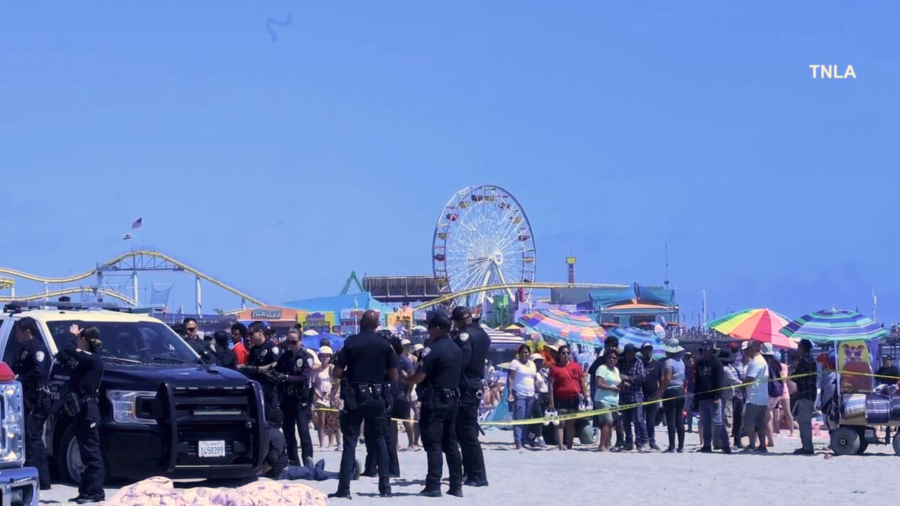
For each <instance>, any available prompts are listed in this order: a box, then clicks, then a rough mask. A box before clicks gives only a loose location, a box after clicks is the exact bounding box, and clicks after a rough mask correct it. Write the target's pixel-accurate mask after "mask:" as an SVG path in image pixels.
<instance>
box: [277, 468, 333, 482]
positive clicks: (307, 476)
mask: <svg viewBox="0 0 900 506" xmlns="http://www.w3.org/2000/svg"><path fill="white" fill-rule="evenodd" d="M339 476H340V474H339V473H330V472H328V471H320V470H319V469H316V468H315V467H306V466H288V467H286V468H284V470H283V471H281V474H280V475H278V479H279V480H307V481H325V480H337V479H338V478H339Z"/></svg>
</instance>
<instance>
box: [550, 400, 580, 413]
mask: <svg viewBox="0 0 900 506" xmlns="http://www.w3.org/2000/svg"><path fill="white" fill-rule="evenodd" d="M554 407H556V412H557V413H559V414H560V415H564V414H566V413H576V412H578V397H572V398H571V399H556V400H555V402H554Z"/></svg>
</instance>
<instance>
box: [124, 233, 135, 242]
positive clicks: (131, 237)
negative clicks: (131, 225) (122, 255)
mask: <svg viewBox="0 0 900 506" xmlns="http://www.w3.org/2000/svg"><path fill="white" fill-rule="evenodd" d="M128 239H134V236H133V235H131V234H125V235H124V236H122V240H123V241H127V240H128Z"/></svg>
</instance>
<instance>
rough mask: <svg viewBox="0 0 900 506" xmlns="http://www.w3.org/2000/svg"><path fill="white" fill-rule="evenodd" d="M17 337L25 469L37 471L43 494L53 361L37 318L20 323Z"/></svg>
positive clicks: (47, 477) (15, 367)
mask: <svg viewBox="0 0 900 506" xmlns="http://www.w3.org/2000/svg"><path fill="white" fill-rule="evenodd" d="M15 335H16V340H18V341H19V344H20V345H21V351H20V352H19V359H18V360H17V361H16V363H15V364H14V365H13V372H14V373H15V374H16V378H17V379H18V380H19V381H20V382H21V383H22V396H23V400H24V402H25V466H27V467H34V468H37V470H38V476H39V478H40V485H41V490H50V468H49V466H48V465H47V449H46V448H45V447H44V421H45V420H46V419H47V415H48V410H49V408H50V406H49V402H50V398H49V397H48V396H47V392H46V391H45V389H46V387H47V382H48V380H49V377H50V359H49V358H48V356H47V348H46V346H45V345H44V342H43V341H42V340H41V334H40V331H39V330H38V325H37V322H36V321H35V320H34V318H31V317H25V318H22V319H21V320H19V321H18V323H16V334H15Z"/></svg>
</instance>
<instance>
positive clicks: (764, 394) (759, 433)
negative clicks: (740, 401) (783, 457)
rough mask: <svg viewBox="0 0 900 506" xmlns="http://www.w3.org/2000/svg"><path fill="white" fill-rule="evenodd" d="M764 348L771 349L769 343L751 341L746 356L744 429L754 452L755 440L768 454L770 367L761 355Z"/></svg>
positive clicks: (750, 447)
mask: <svg viewBox="0 0 900 506" xmlns="http://www.w3.org/2000/svg"><path fill="white" fill-rule="evenodd" d="M763 346H768V347H771V346H772V345H771V344H769V343H765V344H763V343H758V342H756V341H751V342H750V344H749V345H748V346H747V350H746V353H745V354H746V356H747V357H748V358H749V359H750V362H749V363H748V364H747V373H746V374H745V375H744V384H745V385H747V401H746V404H745V406H744V428H746V430H747V435H748V436H750V443H751V444H750V446H748V447H747V448H748V449H750V450H752V449H754V448H753V440H754V438H756V439H758V441H759V448H758V451H759V452H760V453H767V452H768V450H767V449H766V425H767V423H768V417H767V414H768V411H769V409H768V408H769V365H768V364H767V363H766V360H765V359H764V358H763V356H762V355H761V354H760V350H761V348H762V347H763Z"/></svg>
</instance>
